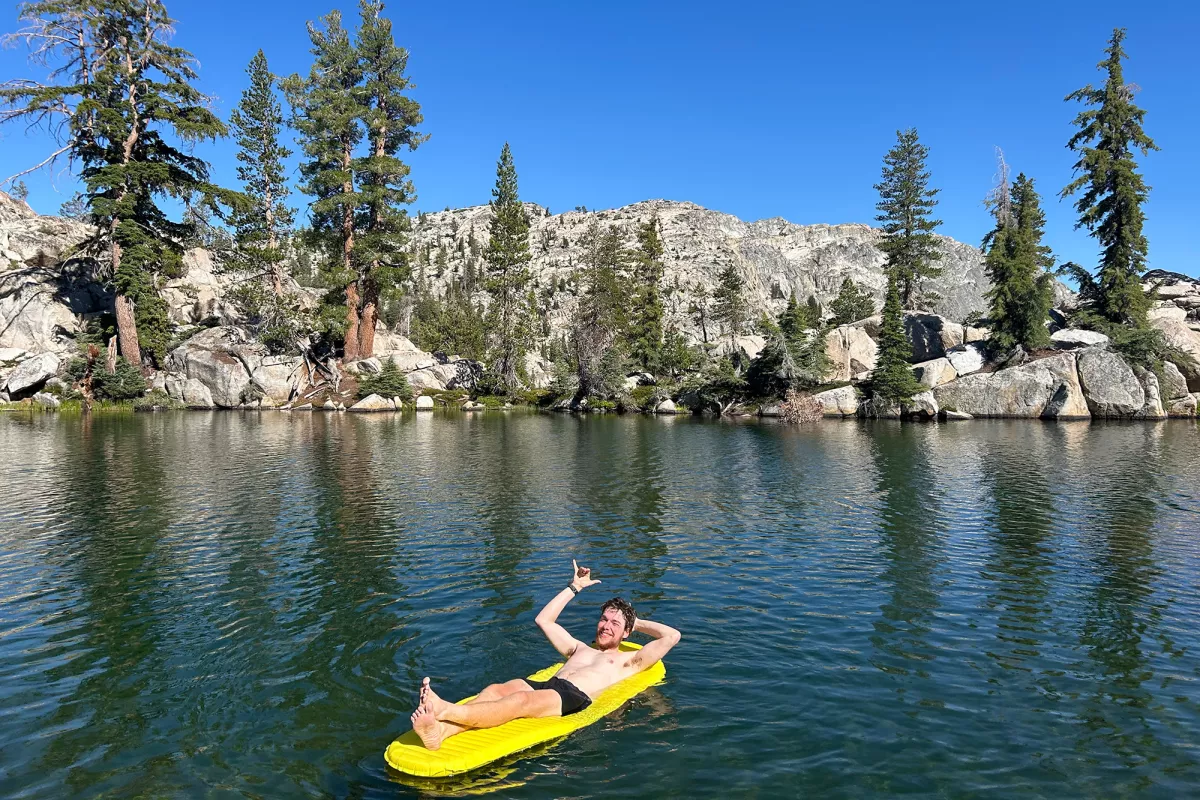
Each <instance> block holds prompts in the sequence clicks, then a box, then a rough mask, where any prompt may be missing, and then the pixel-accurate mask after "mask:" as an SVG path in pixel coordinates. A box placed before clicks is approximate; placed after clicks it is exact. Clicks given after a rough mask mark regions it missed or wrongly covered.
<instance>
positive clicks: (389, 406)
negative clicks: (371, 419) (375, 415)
mask: <svg viewBox="0 0 1200 800" xmlns="http://www.w3.org/2000/svg"><path fill="white" fill-rule="evenodd" d="M347 410H349V411H395V410H396V402H395V401H394V400H389V399H387V398H386V397H380V396H379V395H377V394H369V395H367V396H366V397H364V398H363V399H362V400H359V401H358V402H357V403H355V404H354V405H352V406H350V408H349V409H347Z"/></svg>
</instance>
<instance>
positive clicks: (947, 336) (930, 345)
mask: <svg viewBox="0 0 1200 800" xmlns="http://www.w3.org/2000/svg"><path fill="white" fill-rule="evenodd" d="M904 332H905V333H907V334H908V339H909V341H911V342H912V344H913V354H912V358H911V359H910V360H911V361H912V362H913V363H914V364H919V363H921V362H922V361H929V360H931V359H934V358H941V357H942V356H944V355H946V351H947V350H949V349H950V348H952V347H958V346H959V345H960V344H962V343H963V336H964V333H963V326H962V325H959V324H958V323H957V322H951V321H950V320H948V319H946V318H945V317H941V316H938V315H937V314H921V313H913V312H909V313H906V314H905V315H904Z"/></svg>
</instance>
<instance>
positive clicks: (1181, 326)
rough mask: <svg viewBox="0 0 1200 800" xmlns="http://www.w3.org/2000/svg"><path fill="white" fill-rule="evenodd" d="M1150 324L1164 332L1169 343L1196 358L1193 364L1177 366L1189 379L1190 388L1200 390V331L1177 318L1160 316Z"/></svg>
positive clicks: (1186, 378) (1194, 390) (1185, 377)
mask: <svg viewBox="0 0 1200 800" xmlns="http://www.w3.org/2000/svg"><path fill="white" fill-rule="evenodd" d="M1150 324H1151V325H1153V326H1154V327H1155V328H1157V329H1158V330H1160V331H1162V332H1163V336H1165V337H1166V339H1167V343H1168V344H1170V345H1171V346H1172V347H1177V348H1179V349H1180V350H1182V351H1183V352H1185V353H1187V354H1188V355H1190V356H1191V357H1192V358H1193V359H1194V360H1195V363H1193V364H1178V365H1176V366H1178V368H1179V371H1180V372H1181V373H1182V374H1183V377H1184V379H1185V380H1186V381H1187V385H1188V389H1189V390H1191V391H1193V392H1200V331H1197V330H1194V329H1193V328H1192V327H1191V326H1190V325H1189V324H1188V323H1187V322H1181V321H1179V320H1177V319H1167V318H1159V319H1155V320H1152V321H1151V323H1150Z"/></svg>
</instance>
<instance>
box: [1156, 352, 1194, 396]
mask: <svg viewBox="0 0 1200 800" xmlns="http://www.w3.org/2000/svg"><path fill="white" fill-rule="evenodd" d="M1163 377H1164V380H1163V384H1162V394H1163V399H1164V400H1178V399H1180V398H1183V397H1187V395H1188V385H1187V378H1185V377H1183V373H1182V372H1180V371H1179V367H1177V366H1175V365H1174V364H1173V363H1171V362H1170V361H1166V362H1163Z"/></svg>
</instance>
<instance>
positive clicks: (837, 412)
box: [813, 386, 859, 417]
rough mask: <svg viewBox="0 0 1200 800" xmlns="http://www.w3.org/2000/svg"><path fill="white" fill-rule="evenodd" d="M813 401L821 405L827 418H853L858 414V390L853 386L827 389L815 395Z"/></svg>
mask: <svg viewBox="0 0 1200 800" xmlns="http://www.w3.org/2000/svg"><path fill="white" fill-rule="evenodd" d="M813 399H814V400H816V401H817V402H819V403H820V404H821V408H822V409H823V410H824V414H825V416H827V417H853V416H854V415H855V414H857V413H858V406H859V396H858V390H857V389H855V388H854V387H853V386H842V387H839V388H837V389H826V390H825V391H823V392H817V393H816V394H814V395H813Z"/></svg>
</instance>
